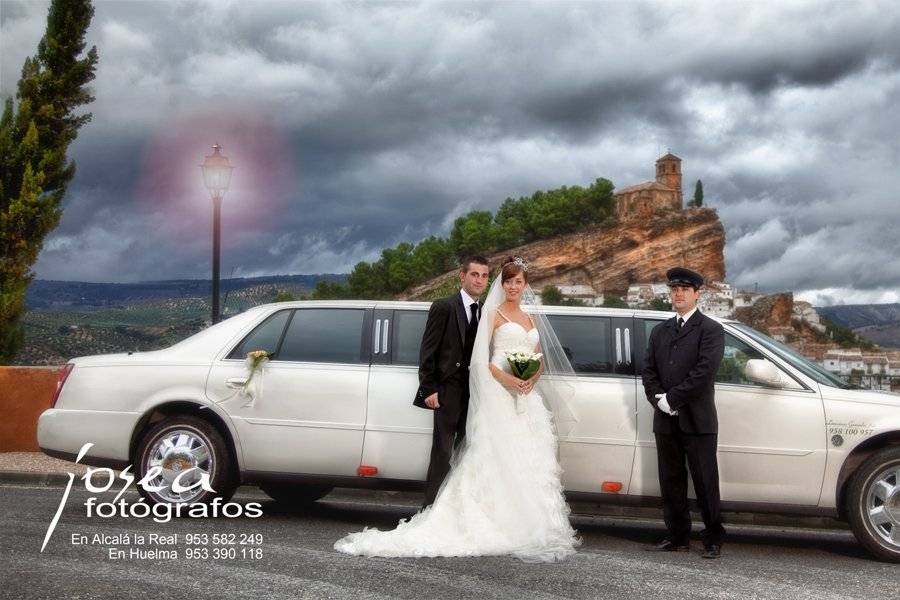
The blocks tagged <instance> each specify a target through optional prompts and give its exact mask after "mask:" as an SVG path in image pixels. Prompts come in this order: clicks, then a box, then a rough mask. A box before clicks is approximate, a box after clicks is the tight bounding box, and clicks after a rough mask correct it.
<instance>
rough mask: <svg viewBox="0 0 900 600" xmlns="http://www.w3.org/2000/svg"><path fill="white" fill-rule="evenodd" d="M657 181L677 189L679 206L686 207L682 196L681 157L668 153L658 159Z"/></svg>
mask: <svg viewBox="0 0 900 600" xmlns="http://www.w3.org/2000/svg"><path fill="white" fill-rule="evenodd" d="M656 181H657V182H658V183H661V184H663V185H664V186H666V187H669V188H671V189H673V190H675V193H676V195H677V198H678V208H679V209H681V208H683V207H684V202H683V199H682V196H681V159H680V158H678V157H677V156H675V155H674V154H672V153H671V152H669V153H667V154H666V155H665V156H661V157H659V158H658V159H656Z"/></svg>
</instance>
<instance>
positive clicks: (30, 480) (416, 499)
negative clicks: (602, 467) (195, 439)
mask: <svg viewBox="0 0 900 600" xmlns="http://www.w3.org/2000/svg"><path fill="white" fill-rule="evenodd" d="M86 471H87V467H85V466H84V465H79V464H75V463H72V462H68V461H65V460H59V459H56V458H52V457H49V456H47V455H45V454H43V453H42V452H0V485H22V486H47V487H62V486H65V485H66V483H67V482H68V480H69V473H73V474H75V476H76V478H79V477H81V475H83V474H84V473H85V472H86ZM241 493H245V494H247V493H249V494H253V495H256V494H260V493H261V492H259V490H258V488H256V487H255V486H242V487H241V488H240V489H239V490H238V494H241ZM329 497H330V498H331V497H336V498H348V499H351V500H352V499H360V500H364V501H367V502H375V503H383V504H386V505H397V506H418V505H421V502H422V495H421V493H419V492H396V491H383V490H363V489H353V488H339V489H336V490H335V491H334V492H332V493H331V494H329ZM570 505H571V508H572V512H573V513H575V514H580V515H588V516H598V517H611V518H621V519H640V520H648V519H649V520H654V519H657V520H659V521H660V522H661V521H662V510H661V509H658V508H647V507H629V506H609V505H597V504H593V503H588V502H571V503H570ZM696 517H697V518H696V520H697V521H698V522H699V515H696ZM724 517H725V522H726V523H730V524H741V525H759V526H764V527H791V528H801V529H810V530H832V531H847V530H849V525H848V524H847V523H845V522H843V521H838V520H836V519H831V518H828V517H802V516H797V515H776V514H757V513H734V512H732V513H726V514H725V515H724Z"/></svg>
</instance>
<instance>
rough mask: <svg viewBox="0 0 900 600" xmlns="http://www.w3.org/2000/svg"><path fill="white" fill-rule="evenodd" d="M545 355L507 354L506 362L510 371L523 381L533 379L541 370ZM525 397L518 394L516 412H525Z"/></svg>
mask: <svg viewBox="0 0 900 600" xmlns="http://www.w3.org/2000/svg"><path fill="white" fill-rule="evenodd" d="M543 356H544V355H543V354H541V353H540V352H521V351H516V352H507V353H506V362H508V363H509V369H510V371H512V374H513V375H514V376H515V377H516V378H517V379H521V380H523V381H524V380H526V379H531V377H532V376H533V375H534V374H535V373H537V372H538V370H539V369H540V368H541V358H543ZM524 404H525V397H524V396H523V395H522V394H516V412H517V413H522V412H524V411H525V406H524Z"/></svg>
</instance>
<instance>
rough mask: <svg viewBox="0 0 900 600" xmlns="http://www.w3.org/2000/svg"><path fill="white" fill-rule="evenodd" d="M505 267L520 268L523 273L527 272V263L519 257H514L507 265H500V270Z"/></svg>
mask: <svg viewBox="0 0 900 600" xmlns="http://www.w3.org/2000/svg"><path fill="white" fill-rule="evenodd" d="M506 265H516V266H517V267H522V270H523V271H527V270H528V263H527V262H525V259H524V258H522V257H521V256H517V257H515V258H514V259H512V260H511V261H510V262H508V263H503V265H502V266H501V267H500V268H501V269H502V268H503V267H505V266H506Z"/></svg>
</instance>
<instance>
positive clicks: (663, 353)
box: [641, 267, 725, 558]
mask: <svg viewBox="0 0 900 600" xmlns="http://www.w3.org/2000/svg"><path fill="white" fill-rule="evenodd" d="M666 277H667V278H668V280H669V281H668V285H669V294H670V297H671V300H672V306H673V308H674V309H675V312H676V313H677V314H676V316H675V317H672V318H671V319H669V320H668V321H665V322H663V323H660V324H659V325H657V326H656V327H654V328H653V331H652V332H651V333H650V341H649V343H648V345H647V354H646V358H645V359H644V370H643V372H642V374H641V375H642V378H643V382H644V391H645V392H646V394H647V400H648V401H649V402H650V404H652V405H653V406H654V407H655V410H654V411H653V433H654V434H655V436H656V456H657V462H658V464H659V485H660V489H661V491H662V498H663V507H664V508H663V514H664V518H665V522H666V528H667V529H668V532H669V533H668V536H667V537H666V538H665V539H664V540H663V541H662V542H660V543H659V544H657V545H656V546H652V547H650V548H649V549H652V550H659V551H678V550H688V549H689V537H690V533H691V513H690V510H689V508H688V499H687V470H686V469H685V459H687V465H688V466H689V467H690V471H691V479H692V480H693V482H694V491H695V492H696V493H697V504H699V506H700V512H701V514H702V515H703V523H704V525H705V526H706V529H704V530H703V532H702V538H703V547H704V550H703V553H702V556H703V557H704V558H718V556H719V553H720V547H721V545H722V538H723V536H724V535H725V529H724V528H723V527H722V519H721V516H720V512H719V469H718V465H717V463H716V441H717V438H718V431H719V424H718V419H717V417H716V405H715V401H714V395H715V380H716V371H718V369H719V364H720V363H721V362H722V353H723V350H724V346H725V334H724V330H723V328H722V325H720V324H719V323H718V322H716V321H714V320H713V319H710V318H709V317H707V316H706V315H704V314H703V313H701V312H700V311H699V310H697V300H698V299H699V298H700V287H701V286H702V285H703V277H701V276H700V275H699V274H698V273H695V272H693V271H691V270H688V269H684V268H681V267H676V268H674V269H670V270H669V271H668V272H667V273H666Z"/></svg>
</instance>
